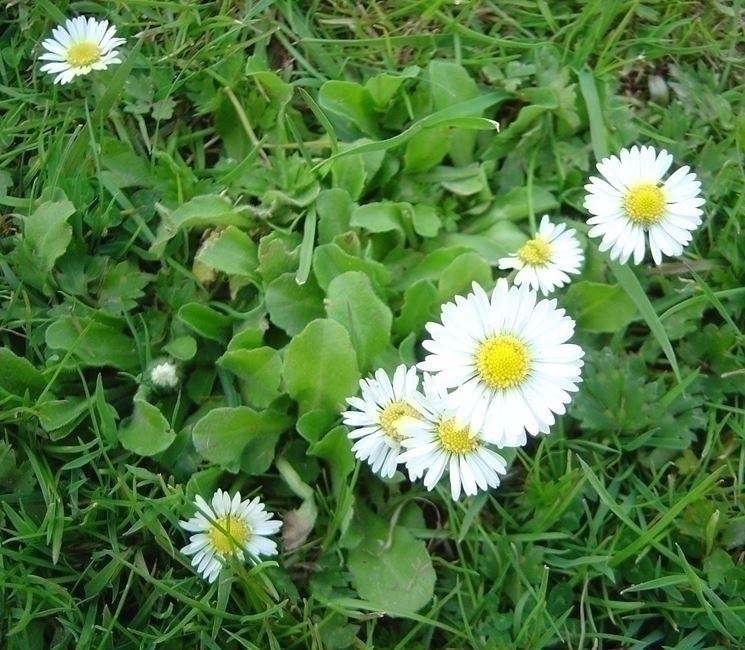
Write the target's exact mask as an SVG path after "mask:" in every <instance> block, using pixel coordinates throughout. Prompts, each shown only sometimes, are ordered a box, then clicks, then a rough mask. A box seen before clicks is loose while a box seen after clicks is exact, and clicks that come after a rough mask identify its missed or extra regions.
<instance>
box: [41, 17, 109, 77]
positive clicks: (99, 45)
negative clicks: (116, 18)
mask: <svg viewBox="0 0 745 650" xmlns="http://www.w3.org/2000/svg"><path fill="white" fill-rule="evenodd" d="M115 34H116V27H114V26H113V25H111V26H109V21H108V20H101V21H98V20H96V19H95V18H86V17H85V16H78V17H77V18H70V19H68V20H66V21H65V24H64V26H62V25H60V26H58V27H55V28H54V29H53V30H52V38H48V39H46V40H45V41H43V42H42V46H43V47H44V49H45V50H46V52H44V54H42V55H41V56H40V57H39V59H41V60H42V61H49V63H46V64H44V65H43V66H41V71H42V72H48V73H50V74H54V75H57V76H56V77H55V78H54V83H56V84H57V83H58V84H66V83H68V82H69V81H72V80H73V79H74V78H75V77H77V76H79V75H84V74H88V73H89V72H91V70H105V69H106V68H107V67H108V66H109V65H111V64H112V63H121V62H122V61H121V59H120V58H119V52H118V51H117V50H116V48H117V47H119V46H120V45H123V44H124V39H123V38H117V37H115Z"/></svg>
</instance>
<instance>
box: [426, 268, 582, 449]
mask: <svg viewBox="0 0 745 650" xmlns="http://www.w3.org/2000/svg"><path fill="white" fill-rule="evenodd" d="M441 321H442V322H441V323H428V324H427V326H426V327H427V331H428V332H429V333H430V335H431V336H432V338H431V339H429V340H426V341H424V342H423V346H424V348H425V349H426V350H428V351H429V352H430V354H428V355H427V357H426V358H425V359H424V361H422V362H421V363H420V364H419V368H420V369H421V370H423V371H427V372H431V373H435V374H436V376H437V379H438V380H439V381H440V382H441V383H442V384H443V385H444V386H446V387H447V388H453V389H454V390H453V392H452V393H451V397H452V399H453V403H454V404H456V405H457V407H456V416H457V417H458V419H459V420H466V421H469V422H471V423H473V427H474V428H476V429H478V428H481V429H482V432H483V435H484V438H485V439H486V440H487V441H489V442H493V443H495V444H497V445H498V446H500V447H505V446H506V447H516V446H520V445H524V444H525V443H526V441H527V436H526V433H530V434H531V435H537V434H539V433H548V432H549V428H550V427H551V425H553V424H554V422H555V415H556V414H563V413H564V412H565V410H566V405H567V404H568V403H569V402H570V401H571V399H572V398H571V396H570V393H572V392H574V391H576V390H577V385H578V384H579V383H580V382H581V381H582V379H581V377H580V371H581V368H582V365H583V361H582V357H583V356H584V351H583V350H582V348H580V347H579V346H578V345H574V344H571V343H567V341H568V340H569V339H570V338H571V336H572V335H573V334H574V321H573V320H572V319H571V318H569V317H568V316H566V314H565V312H564V310H563V309H557V307H556V300H555V299H554V300H548V299H543V300H540V301H537V294H536V292H535V291H533V290H531V289H530V287H529V286H528V285H527V284H523V285H522V286H521V287H520V288H517V287H514V286H513V287H510V286H509V285H508V283H507V281H506V280H504V279H501V280H498V281H497V286H496V287H495V288H494V292H493V293H492V295H491V298H490V297H489V296H487V295H486V293H485V292H484V290H483V289H482V288H481V287H480V286H479V285H477V284H476V283H474V284H473V293H470V294H468V296H466V297H465V298H464V297H462V296H456V298H455V301H454V302H449V303H446V304H445V305H443V307H442V313H441Z"/></svg>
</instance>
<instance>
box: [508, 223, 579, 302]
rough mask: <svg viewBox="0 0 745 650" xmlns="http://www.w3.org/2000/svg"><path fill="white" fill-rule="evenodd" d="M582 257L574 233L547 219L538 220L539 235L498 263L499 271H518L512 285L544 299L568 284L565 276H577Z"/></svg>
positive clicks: (567, 277)
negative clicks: (533, 292) (527, 288)
mask: <svg viewBox="0 0 745 650" xmlns="http://www.w3.org/2000/svg"><path fill="white" fill-rule="evenodd" d="M583 261H584V255H583V254H582V249H581V248H580V245H579V241H577V237H576V233H575V231H574V230H572V229H569V230H567V229H566V224H563V223H562V224H553V223H551V222H550V221H549V219H548V215H544V217H543V219H541V225H540V226H539V228H538V234H537V235H536V236H535V237H534V238H533V239H529V240H528V241H527V242H525V244H524V245H523V246H522V248H520V249H519V250H518V251H517V252H516V253H515V254H514V255H510V256H509V257H503V258H502V259H500V260H499V268H500V269H517V270H518V271H517V275H516V276H515V284H516V285H518V286H520V285H521V284H523V283H527V284H529V285H530V288H531V289H535V290H536V291H538V290H540V292H541V293H542V294H543V295H544V296H547V295H548V294H549V293H551V292H552V291H553V290H554V289H556V288H559V287H563V286H564V285H565V284H567V283H568V282H569V281H570V278H569V276H568V275H567V273H572V274H576V273H579V269H580V267H581V266H582V262H583Z"/></svg>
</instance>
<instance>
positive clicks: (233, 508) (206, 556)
mask: <svg viewBox="0 0 745 650" xmlns="http://www.w3.org/2000/svg"><path fill="white" fill-rule="evenodd" d="M194 505H195V506H196V508H197V513H196V514H195V515H194V516H193V517H192V518H191V519H189V520H188V521H180V522H179V525H180V526H181V528H183V529H184V530H187V531H189V532H190V533H193V534H192V535H191V538H190V540H189V544H187V545H186V546H185V547H184V548H182V549H181V552H182V553H185V554H186V555H193V556H194V557H192V559H191V563H192V566H193V567H194V568H195V569H196V571H197V573H199V574H200V575H201V576H202V577H203V578H204V579H205V580H206V581H207V582H214V581H215V580H216V579H217V576H218V575H219V573H220V569H222V567H223V566H225V565H226V564H228V562H229V561H230V560H231V559H235V560H237V561H238V562H245V560H246V559H249V560H253V561H256V560H258V559H259V558H260V557H262V556H270V555H276V554H277V543H276V542H275V541H274V540H271V539H269V535H274V534H275V533H277V532H278V531H279V529H280V528H281V526H282V522H281V521H279V520H277V519H272V513H271V512H267V511H266V510H265V507H264V504H263V503H262V502H261V501H260V499H259V498H258V497H255V498H254V499H253V500H251V501H248V500H241V493H240V492H236V493H235V495H234V496H233V498H232V499H231V498H230V495H229V494H228V493H227V492H224V491H223V490H220V489H218V490H217V492H215V494H214V495H213V497H212V500H211V502H210V503H207V502H206V501H205V500H204V499H203V498H202V497H200V496H197V497H196V499H195V501H194Z"/></svg>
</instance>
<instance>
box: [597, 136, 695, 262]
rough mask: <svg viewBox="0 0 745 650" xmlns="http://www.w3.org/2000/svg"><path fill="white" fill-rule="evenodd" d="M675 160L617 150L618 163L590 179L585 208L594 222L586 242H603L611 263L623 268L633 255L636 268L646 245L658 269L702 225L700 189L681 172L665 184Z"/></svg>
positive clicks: (608, 162) (663, 154)
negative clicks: (620, 265) (600, 176)
mask: <svg viewBox="0 0 745 650" xmlns="http://www.w3.org/2000/svg"><path fill="white" fill-rule="evenodd" d="M672 162H673V157H672V156H671V155H670V154H669V153H668V152H667V151H665V150H664V149H663V150H662V151H660V152H659V153H657V152H656V151H655V150H654V148H653V147H641V149H640V148H639V147H636V146H634V147H631V149H621V153H620V154H619V156H618V157H616V156H610V157H609V158H604V159H603V160H601V161H600V162H599V163H598V164H597V170H598V172H600V174H601V175H602V178H597V177H595V176H592V177H591V178H590V182H589V183H588V184H587V185H585V189H586V190H587V191H588V195H587V196H586V197H585V208H586V209H587V210H588V211H589V212H590V213H592V214H593V215H594V216H593V217H591V218H590V219H588V220H587V223H588V224H590V225H592V226H593V227H592V228H591V229H590V232H589V235H590V237H602V238H603V239H602V241H601V242H600V246H599V248H600V250H601V251H607V250H610V256H611V259H614V260H616V259H617V260H619V261H620V262H621V263H622V264H625V263H626V262H627V261H628V259H629V258H630V257H631V255H632V254H633V256H634V263H635V264H639V263H640V262H641V261H642V260H643V259H644V253H645V252H646V239H647V238H649V248H650V249H651V251H652V258H653V259H654V261H655V263H656V264H660V263H661V262H662V255H663V253H664V254H665V255H668V256H677V255H680V254H681V253H682V252H683V248H685V247H686V246H687V245H688V244H689V243H690V241H691V239H692V237H693V235H692V234H691V232H692V231H693V230H696V228H698V227H699V226H700V225H701V215H702V214H703V211H702V210H701V206H702V205H703V204H704V199H703V198H701V197H700V196H699V194H700V192H701V183H700V181H698V180H697V179H696V174H693V173H689V171H690V168H689V167H687V166H685V167H681V168H680V169H678V170H676V171H675V172H674V173H673V174H672V175H671V176H670V177H669V178H668V179H667V180H666V181H664V182H663V181H662V178H663V176H665V174H666V173H667V170H668V169H669V168H670V165H671V164H672Z"/></svg>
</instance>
